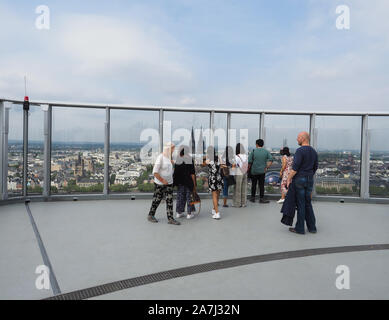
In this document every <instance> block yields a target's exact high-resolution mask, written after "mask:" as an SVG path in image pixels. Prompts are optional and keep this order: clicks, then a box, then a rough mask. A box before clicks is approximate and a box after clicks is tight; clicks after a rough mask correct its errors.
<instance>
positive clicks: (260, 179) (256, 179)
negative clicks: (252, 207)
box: [251, 173, 265, 199]
mask: <svg viewBox="0 0 389 320" xmlns="http://www.w3.org/2000/svg"><path fill="white" fill-rule="evenodd" d="M257 183H258V184H259V197H260V198H261V199H263V197H264V196H265V174H264V173H261V174H256V175H253V176H252V178H251V199H255V193H256V192H257Z"/></svg>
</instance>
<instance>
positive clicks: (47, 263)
mask: <svg viewBox="0 0 389 320" xmlns="http://www.w3.org/2000/svg"><path fill="white" fill-rule="evenodd" d="M25 205H26V210H27V214H28V216H29V218H30V222H31V226H32V229H33V230H34V233H35V238H36V241H37V242H38V246H39V250H40V252H41V256H42V259H43V263H44V264H45V266H46V267H47V268H49V272H50V274H49V276H50V287H51V289H52V291H53V294H54V295H58V294H61V289H60V287H59V285H58V281H57V278H56V276H55V273H54V269H53V266H52V265H51V262H50V258H49V256H48V254H47V251H46V248H45V245H44V243H43V241H42V237H41V235H40V233H39V230H38V226H37V225H36V222H35V219H34V216H33V215H32V212H31V209H30V206H29V205H28V203H25Z"/></svg>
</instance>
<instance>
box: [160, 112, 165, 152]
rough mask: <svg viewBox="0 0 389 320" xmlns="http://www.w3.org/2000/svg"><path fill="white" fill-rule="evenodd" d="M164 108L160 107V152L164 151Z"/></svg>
mask: <svg viewBox="0 0 389 320" xmlns="http://www.w3.org/2000/svg"><path fill="white" fill-rule="evenodd" d="M163 116H164V114H163V109H162V108H161V109H159V152H160V153H161V152H162V151H163Z"/></svg>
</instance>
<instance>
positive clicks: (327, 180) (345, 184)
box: [316, 176, 356, 191]
mask: <svg viewBox="0 0 389 320" xmlns="http://www.w3.org/2000/svg"><path fill="white" fill-rule="evenodd" d="M316 186H319V187H322V188H326V189H332V188H335V189H336V190H337V191H340V189H342V188H346V189H349V190H350V191H352V190H353V187H354V186H356V184H355V182H354V181H353V180H351V179H345V178H340V177H331V176H328V177H317V178H316Z"/></svg>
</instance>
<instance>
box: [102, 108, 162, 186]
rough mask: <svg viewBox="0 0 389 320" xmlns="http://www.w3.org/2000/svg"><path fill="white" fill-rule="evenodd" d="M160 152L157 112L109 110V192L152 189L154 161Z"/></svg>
mask: <svg viewBox="0 0 389 320" xmlns="http://www.w3.org/2000/svg"><path fill="white" fill-rule="evenodd" d="M158 153H159V112H158V111H142V110H115V109H113V110H111V145H110V156H109V168H110V173H109V175H110V176H109V189H110V192H111V193H128V192H131V193H133V192H153V190H154V183H153V173H152V170H153V164H154V160H155V158H156V156H157V155H158Z"/></svg>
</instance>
